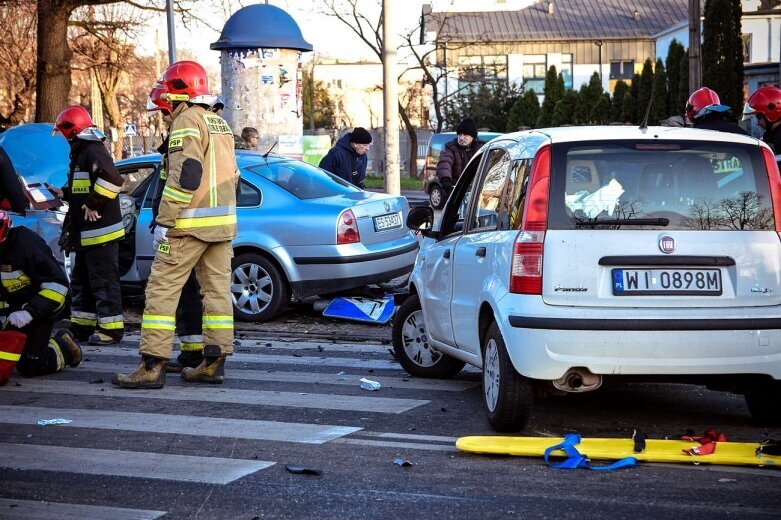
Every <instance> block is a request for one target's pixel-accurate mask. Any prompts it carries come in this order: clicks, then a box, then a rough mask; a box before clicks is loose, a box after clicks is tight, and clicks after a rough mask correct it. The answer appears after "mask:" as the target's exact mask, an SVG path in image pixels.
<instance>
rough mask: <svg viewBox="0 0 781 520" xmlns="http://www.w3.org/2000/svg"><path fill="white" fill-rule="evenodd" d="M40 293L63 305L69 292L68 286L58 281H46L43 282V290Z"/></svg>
mask: <svg viewBox="0 0 781 520" xmlns="http://www.w3.org/2000/svg"><path fill="white" fill-rule="evenodd" d="M38 294H40V295H41V296H43V297H44V298H48V299H49V300H53V301H55V302H57V303H58V304H60V305H62V304H64V303H65V296H66V295H67V294H68V288H67V287H65V286H64V285H61V284H58V283H54V282H46V283H42V284H41V290H40V291H39V292H38Z"/></svg>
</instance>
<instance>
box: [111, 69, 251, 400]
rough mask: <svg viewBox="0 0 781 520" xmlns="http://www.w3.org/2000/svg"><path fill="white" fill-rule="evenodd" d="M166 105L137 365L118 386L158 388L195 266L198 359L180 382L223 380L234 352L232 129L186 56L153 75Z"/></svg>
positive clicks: (235, 180) (203, 73)
mask: <svg viewBox="0 0 781 520" xmlns="http://www.w3.org/2000/svg"><path fill="white" fill-rule="evenodd" d="M159 83H161V84H162V86H164V87H165V88H166V89H167V90H168V94H167V99H168V100H169V101H170V102H171V103H172V108H173V113H172V116H173V123H172V124H171V133H170V135H169V142H168V161H167V162H168V167H169V170H168V178H167V179H166V185H165V188H164V189H163V197H162V199H161V201H160V209H159V213H158V216H157V220H156V224H157V227H156V228H155V242H156V243H157V253H156V255H155V260H154V263H153V264H152V273H151V275H150V276H149V282H148V284H147V288H146V307H145V308H144V315H143V318H142V323H141V348H140V351H141V365H140V366H139V367H138V368H137V369H136V370H135V371H133V372H131V373H130V374H127V375H125V374H117V375H115V376H114V378H113V380H112V383H114V384H115V385H118V386H120V387H122V388H162V387H163V385H164V384H165V374H166V366H167V364H168V360H169V358H170V357H171V351H172V347H173V335H174V329H175V327H176V308H177V305H178V303H179V295H180V292H181V290H182V286H183V285H184V283H185V281H186V280H187V277H188V276H189V274H190V272H191V271H192V270H193V268H195V272H196V276H197V277H198V282H199V283H200V285H201V292H202V294H203V308H204V312H203V339H204V350H203V361H202V362H201V364H200V365H198V366H197V367H195V368H185V369H184V370H183V371H182V378H183V379H184V380H185V381H193V382H202V383H222V380H223V376H224V364H225V357H226V356H229V355H230V354H232V353H233V306H232V302H231V292H230V274H231V258H232V256H233V249H232V246H231V241H232V240H233V238H234V237H235V236H236V186H237V183H238V180H239V172H238V167H237V165H236V156H235V154H234V149H233V133H232V132H231V129H230V127H229V126H228V124H227V123H226V122H225V121H224V120H223V119H222V118H221V117H220V116H218V115H217V114H215V113H213V112H211V111H210V110H209V102H210V100H212V99H213V96H211V95H210V94H209V87H208V81H207V79H206V71H205V70H204V69H203V67H201V66H200V65H199V64H197V63H195V62H192V61H180V62H177V63H174V64H173V65H171V66H170V67H168V69H167V70H166V71H165V72H164V73H163V76H162V78H161V79H160V80H159Z"/></svg>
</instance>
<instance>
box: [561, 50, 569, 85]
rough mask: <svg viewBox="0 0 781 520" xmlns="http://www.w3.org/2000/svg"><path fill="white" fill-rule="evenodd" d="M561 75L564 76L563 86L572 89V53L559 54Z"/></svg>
mask: <svg viewBox="0 0 781 520" xmlns="http://www.w3.org/2000/svg"><path fill="white" fill-rule="evenodd" d="M560 72H561V77H562V78H564V88H566V89H567V90H572V54H562V55H561V71H560Z"/></svg>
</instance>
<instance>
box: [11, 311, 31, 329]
mask: <svg viewBox="0 0 781 520" xmlns="http://www.w3.org/2000/svg"><path fill="white" fill-rule="evenodd" d="M31 321H33V317H32V315H31V314H30V313H29V312H27V311H16V312H12V313H11V315H10V316H8V323H10V324H11V325H13V326H14V327H16V328H17V329H21V328H22V327H24V326H26V325H28V324H29V323H30V322H31Z"/></svg>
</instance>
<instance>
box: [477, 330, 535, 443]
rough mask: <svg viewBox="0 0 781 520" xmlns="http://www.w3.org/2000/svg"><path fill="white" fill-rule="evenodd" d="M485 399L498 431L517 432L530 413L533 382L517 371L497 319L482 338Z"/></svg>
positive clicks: (490, 417)
mask: <svg viewBox="0 0 781 520" xmlns="http://www.w3.org/2000/svg"><path fill="white" fill-rule="evenodd" d="M483 400H484V402H485V409H486V415H487V416H488V422H489V424H490V425H491V427H493V429H494V430H496V431H497V432H517V431H518V430H521V429H523V427H524V426H526V423H527V422H528V421H529V417H530V416H531V410H532V403H533V400H534V385H533V383H532V381H531V380H530V379H528V378H526V377H523V376H522V375H520V374H519V373H518V371H517V370H515V367H514V366H513V363H512V361H511V360H510V356H509V354H507V348H506V346H505V343H504V338H502V333H501V331H500V330H499V326H498V325H497V324H496V322H494V323H492V324H491V326H490V327H489V328H488V332H487V333H486V336H485V339H484V341H483Z"/></svg>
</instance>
